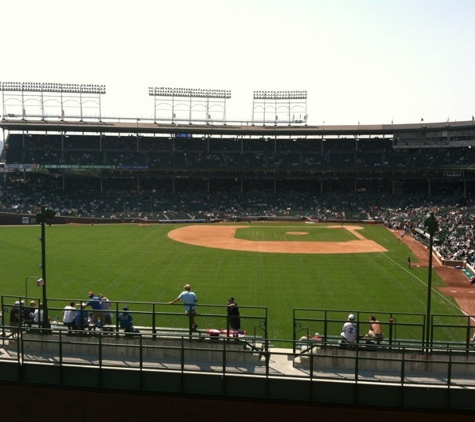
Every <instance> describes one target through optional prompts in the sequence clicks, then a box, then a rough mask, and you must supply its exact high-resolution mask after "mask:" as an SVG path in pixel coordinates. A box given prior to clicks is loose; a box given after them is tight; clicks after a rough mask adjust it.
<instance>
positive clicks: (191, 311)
mask: <svg viewBox="0 0 475 422" xmlns="http://www.w3.org/2000/svg"><path fill="white" fill-rule="evenodd" d="M183 288H184V290H183V291H182V292H181V293H180V294H179V295H178V297H177V298H175V299H173V300H172V301H171V302H168V304H169V305H173V304H174V303H175V302H178V301H179V300H180V299H182V300H183V304H184V305H185V312H186V313H187V314H188V315H189V316H190V328H191V329H193V330H195V331H196V330H197V329H198V324H196V323H195V315H196V304H197V303H198V297H197V296H196V294H195V293H193V292H192V291H191V285H189V284H185V286H184V287H183Z"/></svg>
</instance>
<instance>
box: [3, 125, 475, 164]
mask: <svg viewBox="0 0 475 422" xmlns="http://www.w3.org/2000/svg"><path fill="white" fill-rule="evenodd" d="M3 159H4V161H5V162H6V163H10V164H13V163H21V164H39V165H88V166H107V165H109V166H121V165H122V166H143V167H146V168H148V169H184V168H188V169H196V170H199V169H214V168H217V169H219V168H229V169H236V168H248V169H252V168H256V169H263V168H278V169H286V168H288V169H292V170H296V169H299V168H300V169H302V170H308V169H311V168H314V169H348V168H353V169H358V168H361V169H367V168H375V169H377V168H387V169H388V168H401V167H404V168H408V169H410V168H414V169H418V168H439V167H443V166H449V165H463V164H469V163H473V162H474V161H475V149H474V150H472V149H468V148H440V147H438V146H436V145H434V148H420V149H415V148H411V149H404V148H393V144H392V140H389V139H379V138H374V139H360V140H355V139H353V138H351V139H350V138H349V139H332V140H331V142H325V140H323V139H312V140H307V139H289V140H286V139H279V140H278V141H277V140H275V139H271V138H259V139H245V140H244V139H242V138H208V137H203V138H191V139H186V138H171V137H153V138H152V137H144V136H122V137H121V136H100V135H97V136H91V135H89V136H75V135H67V136H65V137H62V136H61V135H40V134H34V135H22V134H11V135H10V136H9V137H8V140H7V143H6V148H5V154H4V157H3Z"/></svg>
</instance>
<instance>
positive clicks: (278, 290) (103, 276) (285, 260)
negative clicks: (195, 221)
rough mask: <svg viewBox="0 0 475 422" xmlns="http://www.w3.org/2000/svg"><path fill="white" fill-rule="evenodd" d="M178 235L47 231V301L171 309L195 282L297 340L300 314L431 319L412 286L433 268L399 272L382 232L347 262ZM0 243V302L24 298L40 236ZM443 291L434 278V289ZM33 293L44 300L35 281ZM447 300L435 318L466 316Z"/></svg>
mask: <svg viewBox="0 0 475 422" xmlns="http://www.w3.org/2000/svg"><path fill="white" fill-rule="evenodd" d="M254 226H255V227H254ZM283 226H285V227H283ZM177 227H180V226H177V225H150V226H140V225H114V226H108V225H94V226H86V225H85V226H54V225H53V226H51V227H46V251H47V280H48V296H49V297H56V298H72V299H78V298H81V299H82V298H84V299H85V296H86V294H87V292H88V291H89V290H93V291H95V292H96V293H97V292H102V293H104V294H106V295H107V296H108V297H110V299H111V300H121V301H131V302H132V301H153V302H168V301H169V300H171V299H173V298H174V297H176V295H177V294H178V293H179V292H180V291H181V290H182V287H183V285H184V284H185V283H190V284H192V286H193V289H194V290H195V292H196V293H197V294H198V297H199V301H200V303H202V304H223V305H224V304H226V302H227V298H228V297H229V296H234V297H235V298H236V299H237V301H238V303H239V304H240V305H242V306H265V307H268V309H269V317H270V321H269V334H270V336H271V337H273V338H288V339H290V338H291V337H292V310H293V309H294V308H313V309H316V308H319V309H348V310H367V311H374V312H376V313H377V312H378V311H380V312H382V311H387V312H389V311H392V312H414V313H424V312H425V307H426V302H425V299H426V297H427V287H426V286H427V284H424V283H422V282H417V281H416V280H415V279H414V278H415V277H416V278H417V279H419V280H421V281H424V280H427V269H424V268H414V269H413V270H411V273H410V274H408V272H407V271H404V270H402V268H401V265H405V263H406V260H407V257H408V256H409V255H411V252H410V250H409V249H408V248H407V247H406V246H405V245H404V244H403V242H400V241H398V239H397V237H396V236H394V235H393V234H392V233H390V232H388V231H387V230H386V229H385V228H384V227H382V226H379V225H367V226H364V229H363V230H361V231H360V233H362V234H363V235H364V236H365V237H366V238H368V239H372V240H374V241H376V242H378V243H380V244H382V245H383V246H384V247H385V248H387V249H388V252H386V253H385V254H380V253H368V254H341V255H316V254H282V253H278V254H272V253H255V252H240V251H229V250H221V249H212V248H205V247H200V246H192V245H187V244H183V243H180V242H176V241H173V240H171V239H169V238H168V236H167V233H168V232H169V231H171V230H173V229H176V228H177ZM251 227H252V229H253V230H256V232H262V233H263V234H262V236H267V237H269V236H270V237H272V236H276V235H275V234H270V235H269V233H266V231H268V230H273V227H276V228H277V229H278V230H277V232H279V231H280V232H282V231H300V230H305V231H307V230H308V225H304V224H295V225H290V226H289V225H288V223H287V224H285V225H282V227H279V225H278V224H275V225H269V224H258V223H253V224H252V226H251ZM315 231H318V229H317V230H315ZM325 231H328V232H329V233H338V232H342V230H334V229H328V230H325ZM343 232H346V230H345V231H343ZM0 235H1V238H2V242H0V252H1V254H2V255H1V256H2V257H3V258H2V260H3V262H2V265H1V266H0V286H1V288H0V290H1V294H9V295H23V294H24V289H25V277H27V276H30V275H41V269H40V268H38V263H40V262H41V243H40V242H39V241H38V239H37V237H38V236H39V235H40V228H39V227H38V226H33V227H2V228H0ZM387 258H390V259H387ZM413 261H414V262H415V258H414V257H413ZM441 284H442V283H441V280H440V279H439V277H438V276H437V274H436V273H435V272H434V274H433V286H434V288H437V286H440V285H441ZM29 292H30V293H31V292H36V293H37V294H38V296H39V295H40V294H41V293H40V290H39V289H37V288H36V287H35V285H34V284H33V283H32V284H31V287H29ZM449 302H450V303H448V302H447V300H442V299H441V298H440V297H439V296H438V295H434V296H433V303H432V310H433V312H434V313H444V314H455V313H460V312H459V310H458V309H457V308H456V307H454V306H453V304H454V301H453V299H449ZM65 304H66V303H65ZM176 306H177V305H176ZM181 311H182V308H181V307H180V308H173V312H181ZM223 312H224V309H223ZM202 328H206V327H202ZM248 328H249V329H251V330H252V329H253V327H248ZM310 328H311V329H312V330H313V329H315V331H318V330H321V328H320V327H310ZM335 334H338V333H335Z"/></svg>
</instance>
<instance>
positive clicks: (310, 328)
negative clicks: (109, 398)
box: [0, 82, 475, 420]
mask: <svg viewBox="0 0 475 422" xmlns="http://www.w3.org/2000/svg"><path fill="white" fill-rule="evenodd" d="M0 90H1V92H2V103H3V112H2V120H1V122H0V127H1V128H2V131H3V139H4V147H3V150H2V153H1V156H0V162H1V164H0V165H1V168H0V172H1V173H0V224H1V225H2V228H1V232H2V234H3V235H2V242H1V243H0V250H1V251H2V256H3V257H4V259H3V263H2V266H1V269H0V280H1V286H2V287H1V290H0V294H1V311H2V317H3V319H2V344H1V354H0V365H1V366H2V368H3V369H2V371H1V374H2V375H0V378H1V379H2V381H4V382H9V383H12V385H14V389H17V388H22V387H25V386H26V388H34V387H35V386H37V385H42V386H44V385H46V386H47V387H48V388H46V387H45V388H46V390H45V394H47V392H50V390H49V388H58V387H60V388H61V387H63V388H66V389H67V388H92V389H97V390H99V391H101V392H103V393H104V394H106V393H107V394H112V393H111V391H112V390H114V391H115V390H121V391H127V392H130V391H136V392H140V393H147V394H151V393H156V392H160V393H162V394H180V395H184V396H190V397H196V396H197V395H199V394H202V395H203V396H204V397H205V398H206V400H216V398H217V397H219V398H220V400H221V401H222V405H223V406H226V405H228V404H229V403H228V401H230V400H242V401H243V402H242V403H241V404H242V406H243V407H244V406H247V405H248V404H246V403H248V402H244V401H245V400H250V399H253V400H262V401H264V402H263V403H266V402H265V401H266V400H269V401H270V402H275V401H278V400H286V401H290V402H294V403H300V404H302V403H303V405H304V406H308V409H309V410H308V411H309V414H310V413H311V412H312V411H314V410H315V408H314V407H312V406H313V405H316V404H318V405H328V406H331V405H333V404H339V405H341V404H344V405H348V406H352V408H353V409H355V408H357V406H362V405H364V406H371V405H372V403H373V401H372V400H373V399H372V398H374V397H375V396H376V397H377V399H378V400H377V401H378V403H380V404H382V406H383V409H380V410H379V412H380V414H378V415H379V416H381V417H384V415H385V410H384V407H386V408H387V409H392V410H394V408H397V409H401V411H402V410H405V411H410V412H412V413H411V415H416V414H417V415H419V413H417V412H419V411H420V412H421V414H427V415H429V414H430V416H431V418H432V419H431V420H438V419H437V417H438V416H440V417H444V416H445V417H447V414H446V413H445V412H448V411H454V412H460V413H459V414H458V416H459V417H460V418H461V419H460V420H465V419H463V418H464V417H465V414H464V413H463V412H464V411H468V410H471V411H473V409H474V405H473V400H471V399H470V397H471V395H473V389H474V388H475V375H474V372H473V363H474V362H475V349H474V347H473V346H474V344H473V340H472V339H473V338H474V329H473V325H475V324H474V318H475V304H474V300H473V295H474V294H475V286H474V285H473V280H475V268H474V266H475V238H474V230H473V220H474V218H475V217H474V215H475V201H474V199H473V196H474V194H475V121H474V119H473V117H472V119H471V120H468V121H458V122H425V121H424V120H423V119H421V121H420V122H418V123H407V124H381V125H360V124H358V125H339V126H331V125H328V126H327V125H325V124H323V125H319V126H313V125H309V124H308V122H307V116H308V111H307V92H306V91H255V92H254V94H253V98H252V105H253V106H252V118H251V119H250V120H249V121H232V120H229V119H227V115H226V106H227V101H229V100H230V99H231V92H230V91H226V90H215V89H209V90H201V89H191V88H190V89H184V88H163V87H159V88H157V87H150V88H149V92H148V95H149V96H150V97H151V98H152V100H153V118H146V119H145V118H144V119H142V118H114V117H110V116H107V115H106V114H104V113H103V110H102V107H101V97H102V96H103V95H106V88H105V86H103V85H77V84H51V83H26V82H1V83H0ZM472 147H474V148H473V149H474V151H472ZM188 284H189V285H191V288H192V289H193V291H194V293H195V294H196V296H197V298H198V301H197V308H196V315H195V314H193V317H194V318H195V319H194V320H193V321H192V313H191V312H189V311H186V308H185V310H184V309H183V304H181V303H176V304H175V305H170V303H171V301H173V300H174V299H175V298H177V299H178V297H177V296H178V295H179V294H180V292H181V291H182V290H183V285H188ZM88 292H90V293H92V296H98V297H101V298H102V297H107V298H108V302H109V303H110V309H111V321H110V322H109V323H108V324H105V323H104V317H102V319H101V320H100V321H99V322H98V319H97V315H96V317H95V320H94V321H93V322H92V323H90V325H88V326H87V329H86V328H84V327H82V329H78V330H72V332H70V330H69V329H66V327H65V326H64V324H63V312H64V309H65V306H67V305H68V304H70V303H72V302H74V306H79V307H78V308H77V309H78V311H77V312H79V311H81V312H82V311H83V310H84V308H86V309H87V310H88V312H89V311H91V310H92V309H88V308H87V307H88V306H89V302H88V300H89V299H88ZM230 298H232V300H233V301H234V300H235V301H236V302H237V303H239V310H240V315H239V316H240V328H239V329H236V330H234V328H233V329H232V330H231V328H230V319H229V318H228V316H227V303H228V300H230ZM32 302H34V304H35V306H37V307H38V309H41V312H40V315H41V316H40V319H39V320H38V321H30V323H28V321H26V320H22V319H21V318H20V321H19V325H18V326H16V325H14V324H12V319H11V317H12V316H13V313H14V309H15V307H20V311H22V309H23V308H26V307H27V304H28V303H32ZM125 308H127V312H128V311H129V310H130V314H131V315H132V317H133V321H134V327H135V331H134V332H132V333H127V332H124V330H123V327H122V326H120V324H119V320H120V315H121V314H123V311H124V310H125ZM185 311H186V312H185ZM75 312H76V311H75ZM91 313H92V312H91ZM101 315H103V314H101ZM373 316H374V317H375V318H377V320H378V323H379V325H380V328H381V330H382V333H381V338H378V339H377V340H375V338H374V333H373V334H371V335H370V332H371V330H372V326H370V318H371V317H373ZM348 319H350V320H351V321H355V324H357V333H358V337H357V339H356V341H355V342H347V341H345V339H344V338H342V334H343V332H342V331H343V330H344V329H343V328H342V327H343V326H344V324H345V323H347V322H348V321H347V320H348ZM195 324H196V327H195ZM355 326H356V325H355ZM68 328H69V327H68ZM343 337H344V336H343ZM45 377H46V378H48V379H49V381H45ZM32 386H33V387H32ZM388 391H391V394H388ZM119 397H120V395H119ZM210 397H212V398H213V399H210ZM263 403H261V405H262V406H264V405H265V404H263ZM408 409H409V410H408ZM262 411H263V410H262ZM432 411H433V413H430V412H432ZM328 414H329V413H328ZM333 415H334V416H335V415H336V414H333ZM365 415H366V416H367V414H361V417H362V418H363V417H365ZM419 416H420V415H419ZM467 420H468V419H467Z"/></svg>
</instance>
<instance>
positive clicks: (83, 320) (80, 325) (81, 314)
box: [75, 303, 87, 330]
mask: <svg viewBox="0 0 475 422" xmlns="http://www.w3.org/2000/svg"><path fill="white" fill-rule="evenodd" d="M85 305H86V304H85V303H83V304H82V305H78V306H77V307H76V321H75V328H76V330H84V328H85V327H86V325H87V311H86V310H85V309H84V306H85Z"/></svg>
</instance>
